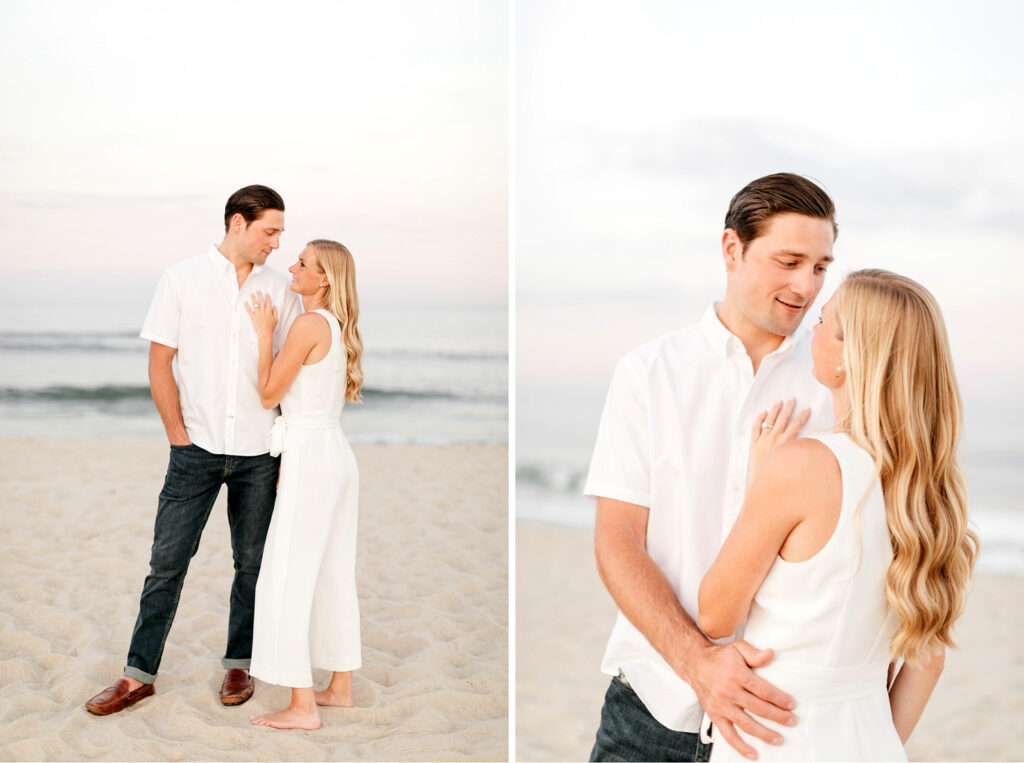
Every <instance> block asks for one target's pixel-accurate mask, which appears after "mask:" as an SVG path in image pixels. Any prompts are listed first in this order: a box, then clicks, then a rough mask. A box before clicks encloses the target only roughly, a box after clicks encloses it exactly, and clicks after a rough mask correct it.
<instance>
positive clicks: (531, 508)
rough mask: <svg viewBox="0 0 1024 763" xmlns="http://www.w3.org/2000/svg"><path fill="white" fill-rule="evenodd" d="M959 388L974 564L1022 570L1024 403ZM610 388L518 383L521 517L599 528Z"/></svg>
mask: <svg viewBox="0 0 1024 763" xmlns="http://www.w3.org/2000/svg"><path fill="white" fill-rule="evenodd" d="M609 378H610V370H609ZM961 393H962V395H963V399H964V422H965V423H964V436H963V439H962V441H961V445H960V450H959V453H960V458H961V462H962V464H963V466H964V469H965V472H966V474H967V483H968V490H969V492H970V504H969V513H970V522H971V526H972V527H973V529H974V530H975V531H976V532H977V533H978V535H979V538H980V541H981V553H980V554H979V557H978V565H977V568H976V569H977V571H978V572H982V573H988V574H994V575H1013V576H1024V436H1022V435H1021V433H1022V432H1024V403H1022V402H1021V398H1020V396H1019V394H1017V393H1016V392H1015V390H1014V388H1013V385H1012V384H1010V383H1005V384H1000V383H997V382H996V383H994V382H993V381H991V380H987V379H977V380H971V379H962V380H961ZM604 394H605V390H604V389H603V388H599V387H597V386H590V387H576V388H568V387H563V386H560V385H557V384H554V385H552V384H549V385H547V386H544V387H540V386H538V387H531V386H528V385H524V384H520V385H519V388H518V390H517V396H516V415H517V422H516V517H517V519H525V520H531V521H539V522H549V523H554V524H560V525H571V526H578V527H593V524H594V502H593V500H591V499H589V498H584V497H583V495H582V490H583V486H584V483H585V481H586V475H587V468H588V466H589V463H590V454H591V450H592V448H593V445H594V439H595V437H596V436H597V425H598V421H599V420H600V416H601V409H602V407H603V404H604Z"/></svg>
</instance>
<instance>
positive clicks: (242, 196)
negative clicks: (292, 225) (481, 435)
mask: <svg viewBox="0 0 1024 763" xmlns="http://www.w3.org/2000/svg"><path fill="white" fill-rule="evenodd" d="M268 209H279V210H281V211H282V212H284V199H282V198H281V195H280V194H279V193H278V192H277V191H275V190H274V189H273V188H267V187H266V186H265V185H247V186H246V187H245V188H239V189H238V190H237V191H235V192H234V193H233V194H231V198H229V199H228V203H227V205H226V206H225V207H224V230H225V231H227V229H228V226H229V224H230V223H231V218H232V217H234V216H235V215H241V216H242V217H243V218H244V219H245V227H246V228H248V227H249V225H250V224H251V223H252V221H253V220H259V219H260V218H261V217H262V216H263V213H264V212H266V211H267V210H268Z"/></svg>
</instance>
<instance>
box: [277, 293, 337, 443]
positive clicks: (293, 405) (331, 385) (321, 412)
mask: <svg viewBox="0 0 1024 763" xmlns="http://www.w3.org/2000/svg"><path fill="white" fill-rule="evenodd" d="M312 312H315V313H319V314H320V315H322V316H323V317H324V318H326V319H327V323H328V324H329V325H330V327H331V348H330V349H329V350H328V351H327V354H326V355H325V356H324V357H323V358H322V359H320V360H319V361H317V362H316V363H310V364H309V365H303V366H301V367H300V368H299V373H298V375H297V376H296V377H295V381H293V382H292V384H291V386H290V387H289V388H288V391H287V392H285V394H284V397H283V398H281V415H280V416H278V417H277V420H276V421H275V422H274V428H273V429H272V430H271V431H270V455H272V456H278V455H280V454H281V453H282V452H283V451H284V450H285V447H286V438H287V431H288V429H289V428H291V429H323V428H333V427H340V426H341V409H342V408H344V407H345V385H346V382H347V380H348V378H347V374H348V359H347V358H346V356H345V347H344V345H343V344H342V339H341V326H340V325H339V323H338V319H337V318H335V317H334V316H333V315H331V314H330V313H329V312H328V311H327V310H324V309H323V308H318V309H316V310H313V311H312Z"/></svg>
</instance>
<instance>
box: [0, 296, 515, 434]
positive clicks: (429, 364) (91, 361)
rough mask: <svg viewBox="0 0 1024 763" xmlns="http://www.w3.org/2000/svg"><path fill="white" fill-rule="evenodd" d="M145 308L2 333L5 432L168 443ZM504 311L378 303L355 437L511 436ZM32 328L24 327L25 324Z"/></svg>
mask: <svg viewBox="0 0 1024 763" xmlns="http://www.w3.org/2000/svg"><path fill="white" fill-rule="evenodd" d="M144 316H145V310H144V308H143V309H142V310H138V309H135V310H132V311H125V312H123V313H121V314H111V311H109V310H108V311H106V312H100V311H97V312H95V313H90V312H88V311H82V312H79V313H77V314H76V315H75V316H74V319H70V320H67V321H64V324H63V325H65V326H68V325H70V326H73V327H74V328H69V329H62V330H52V324H53V323H54V321H49V322H48V323H49V324H50V325H49V326H48V327H36V326H25V325H19V326H16V327H11V326H10V325H9V324H8V325H4V326H2V327H0V436H3V437H60V438H74V437H86V438H148V437H163V436H164V430H163V425H162V424H161V421H160V416H159V414H158V413H157V411H156V407H155V405H154V404H153V401H152V398H151V396H150V392H149V381H148V372H147V361H148V352H149V343H148V342H147V341H145V340H143V339H140V338H139V336H138V331H139V328H140V327H141V323H142V319H143V318H144ZM507 321H508V319H507V311H506V307H505V306H504V305H498V306H476V305H470V306H396V305H381V306H373V305H372V304H371V305H367V304H365V303H364V305H363V312H362V315H361V317H360V330H361V333H362V336H363V343H364V346H365V349H364V354H363V372H364V379H365V381H364V386H363V403H362V404H360V405H351V404H346V407H345V410H344V412H343V413H342V428H343V429H344V430H345V433H346V436H347V437H348V438H349V440H350V441H352V442H364V443H424V444H469V443H503V442H507V441H508V351H507V345H508V323H507ZM23 323H24V322H23Z"/></svg>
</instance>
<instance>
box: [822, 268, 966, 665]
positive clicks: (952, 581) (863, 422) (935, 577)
mask: <svg viewBox="0 0 1024 763" xmlns="http://www.w3.org/2000/svg"><path fill="white" fill-rule="evenodd" d="M837 303H838V304H837V312H836V315H837V317H838V323H839V331H840V337H841V338H842V339H843V362H844V365H845V367H846V369H847V371H846V372H847V387H848V389H849V395H850V414H849V421H848V422H847V423H848V425H849V430H850V437H851V438H852V439H853V440H854V441H855V442H856V443H857V444H858V445H860V446H861V447H862V448H864V449H865V450H866V451H867V452H868V453H870V454H871V456H872V457H873V458H874V460H875V468H876V471H877V473H878V475H879V477H880V478H881V482H882V493H883V495H884V496H885V511H886V520H887V523H888V526H889V538H890V541H891V543H892V550H893V560H892V564H891V565H890V566H889V571H888V574H887V576H886V598H887V599H888V601H889V605H890V606H891V607H892V609H893V611H894V612H895V613H896V616H897V618H898V620H899V626H898V629H897V631H896V635H895V636H894V637H893V640H892V643H891V644H890V646H889V651H890V655H891V656H892V658H893V659H897V658H899V657H903V658H905V659H906V661H907V662H908V663H910V664H920V663H921V662H922V661H926V660H927V659H928V658H929V657H930V654H931V652H932V651H933V650H934V649H935V648H936V647H937V646H938V644H940V643H941V644H945V645H947V646H955V644H954V642H953V639H952V634H951V631H952V626H953V623H954V622H955V621H956V620H957V618H958V617H959V616H960V615H961V613H962V612H963V610H964V605H965V603H966V599H967V583H968V581H969V579H970V576H971V571H972V570H973V568H974V563H975V561H976V559H977V554H978V537H977V535H975V533H974V532H973V531H971V530H970V529H969V528H968V526H967V484H966V481H965V480H964V476H963V470H962V469H961V467H960V461H959V459H958V458H957V453H956V449H957V444H958V442H959V440H960V428H961V420H962V418H963V405H962V403H961V400H960V391H959V389H958V387H957V383H956V374H955V372H954V369H953V361H952V358H951V353H950V349H949V340H948V338H947V336H946V327H945V324H944V322H943V320H942V313H941V312H940V310H939V306H938V304H937V303H936V301H935V298H934V297H933V296H932V295H931V293H930V292H929V291H928V290H927V289H925V288H924V287H923V286H921V285H920V284H919V283H917V282H916V281H912V280H911V279H909V278H906V277H904V276H900V275H897V274H895V273H890V272H889V271H887V270H859V271H856V272H853V273H850V274H849V275H848V276H847V277H846V279H845V281H844V282H843V284H842V286H841V287H840V289H839V293H838V295H837Z"/></svg>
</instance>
